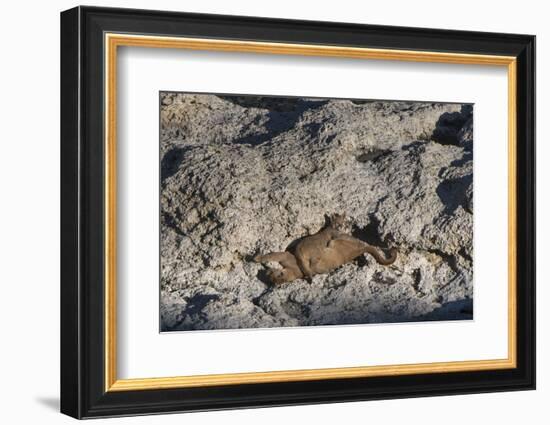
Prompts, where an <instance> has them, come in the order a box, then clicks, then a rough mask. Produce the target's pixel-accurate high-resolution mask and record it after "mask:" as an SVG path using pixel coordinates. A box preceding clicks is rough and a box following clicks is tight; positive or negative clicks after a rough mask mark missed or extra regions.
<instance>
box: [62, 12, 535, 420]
mask: <svg viewBox="0 0 550 425" xmlns="http://www.w3.org/2000/svg"><path fill="white" fill-rule="evenodd" d="M106 32H115V33H130V34H136V33H137V34H155V35H167V36H175V37H184V36H185V37H198V38H214V39H231V40H259V41H265V42H275V43H297V44H300V43H302V44H303V43H307V44H316V45H330V46H348V47H350V46H351V47H369V48H380V49H399V50H422V51H429V52H448V53H473V54H484V55H506V56H514V57H515V58H516V61H517V97H516V100H517V105H516V107H517V109H516V111H517V126H516V128H517V168H516V172H517V182H516V184H517V192H516V193H517V258H516V262H517V282H518V285H517V338H516V344H517V367H516V368H513V369H503V370H483V371H469V372H452V373H429V374H424V373H423V374H413V375H401V376H382V377H369V378H346V379H324V380H312V381H298V382H271V383H259V384H243V385H225V386H208V387H190V388H170V389H155V390H140V391H116V392H111V391H105V367H106V365H105V357H104V354H105V339H104V332H105V326H104V325H105V324H104V314H105V303H104V297H105V291H104V285H103V282H104V270H105V256H104V249H105V240H104V232H103V229H104V226H105V217H104V207H105V200H104V199H105V198H104V187H105V180H104V178H105V163H104V158H105V152H104V146H103V143H102V140H103V136H104V128H105V127H104V105H105V98H104V91H103V88H104V85H105V75H104V69H103V64H104V55H105V51H104V49H105V44H104V34H105V33H106ZM534 388H535V37H534V36H531V35H518V34H499V33H480V32H469V31H450V30H436V29H420V28H406V27H390V26H373V25H357V24H348V23H332V22H313V21H297V20H283V19H265V18H255V17H241V16H221V15H204V14H190V13H176V12H162V11H145V10H131V9H110V8H96V7H76V8H74V9H70V10H67V11H65V12H62V13H61V412H62V413H65V414H67V415H70V416H73V417H75V418H92V417H106V416H121V415H137V414H153V413H164V412H186V411H202V410H217V409H233V408H243V407H259V406H280V405H297V404H312V403H328V402H343V401H354V400H374V399H388V398H402V397H418V396H435V395H451V394H466V393H482V392H494V391H512V390H529V389H534Z"/></svg>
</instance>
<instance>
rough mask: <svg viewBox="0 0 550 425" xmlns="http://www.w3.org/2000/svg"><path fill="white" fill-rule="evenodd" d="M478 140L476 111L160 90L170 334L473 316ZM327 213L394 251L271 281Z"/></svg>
mask: <svg viewBox="0 0 550 425" xmlns="http://www.w3.org/2000/svg"><path fill="white" fill-rule="evenodd" d="M472 142H473V141H472V107H471V106H469V105H458V104H440V103H410V102H380V101H350V100H323V99H291V98H273V97H244V96H243V97H237V96H214V95H191V94H175V93H163V94H161V140H160V149H161V180H162V181H161V201H160V202H161V323H162V330H164V331H169V330H190V329H221V328H223V329H227V328H251V327H273V326H305V325H327V324H349V323H373V322H398V321H413V320H441V319H469V318H472V314H473V312H472V296H473V287H472V282H473V270H472V237H473V233H472V232H473V215H472V213H473V204H472V172H473V168H472V159H473V158H472ZM333 213H345V214H346V215H347V217H348V225H347V227H348V228H347V231H348V232H349V233H350V234H353V235H355V236H356V237H358V238H360V239H362V240H364V241H366V242H369V243H371V244H373V245H376V246H379V247H382V248H388V247H390V246H391V247H396V248H397V249H398V251H399V254H398V258H397V261H396V262H395V263H394V264H393V265H391V266H381V265H379V264H377V263H376V261H374V259H373V258H372V257H369V256H365V257H364V258H360V259H359V260H358V261H356V262H354V263H349V264H346V265H344V266H342V267H340V268H339V269H337V270H335V271H333V272H331V273H329V274H325V275H317V276H315V277H313V279H312V281H311V282H306V281H305V280H297V281H294V282H291V283H286V284H283V285H281V286H277V287H273V286H271V285H269V284H268V283H266V280H265V269H264V267H263V266H261V265H260V264H257V263H254V262H252V261H251V258H252V257H253V256H254V254H258V253H268V252H272V251H283V250H285V248H287V247H288V246H289V245H290V244H291V243H292V242H293V241H295V240H296V239H297V238H300V237H303V236H306V235H308V234H313V233H315V232H317V231H318V230H320V229H321V228H322V227H323V226H324V224H325V217H326V216H327V215H330V214H333Z"/></svg>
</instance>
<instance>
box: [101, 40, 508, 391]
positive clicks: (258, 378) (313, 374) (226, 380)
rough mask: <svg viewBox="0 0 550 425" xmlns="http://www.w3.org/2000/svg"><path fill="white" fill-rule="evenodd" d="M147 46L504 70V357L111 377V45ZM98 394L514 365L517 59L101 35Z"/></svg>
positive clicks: (114, 83)
mask: <svg viewBox="0 0 550 425" xmlns="http://www.w3.org/2000/svg"><path fill="white" fill-rule="evenodd" d="M120 46H125V47H148V48H169V49H190V50H209V51H230V52H241V53H247V52H248V53H263V54H281V55H303V56H328V57H341V58H355V59H375V60H392V61H393V60H397V61H404V62H433V63H450V64H468V65H493V66H504V67H506V68H507V72H508V357H507V358H505V359H495V360H468V361H453V362H435V363H417V364H398V365H382V366H361V367H341V368H324V369H301V370H284V371H265V372H246V373H228V374H212V375H191V376H172V377H151V378H131V379H118V378H117V368H116V365H117V350H116V347H117V322H116V305H117V301H116V294H117V291H116V285H117V282H116V276H117V273H116V265H117V251H116V249H117V242H116V233H117V232H116V225H117V224H116V211H117V203H116V200H117V195H116V188H117V181H116V163H117V157H116V143H117V142H116V136H117V132H116V128H117V124H116V123H117V119H116V117H117V110H116V106H117V104H116V99H117V51H118V47H120ZM104 47H105V63H104V72H105V85H104V91H105V93H104V94H105V116H104V122H105V129H104V147H105V160H104V165H105V187H104V197H105V198H104V199H105V211H104V213H105V234H104V237H105V258H104V260H105V273H104V289H105V300H104V301H105V317H104V320H105V329H104V336H105V358H104V360H105V369H104V372H105V374H104V382H105V391H106V392H107V391H137V390H153V389H170V388H186V387H206V386H218V385H240V384H258V383H274V382H291V381H313V380H323V379H343V378H365V377H380V376H396V375H412V374H421V373H451V372H466V371H483V370H498V369H512V368H515V367H516V366H517V353H516V350H517V346H516V341H517V312H516V309H517V298H516V297H517V295H516V285H517V276H516V268H517V264H516V258H517V256H516V254H517V233H516V232H517V229H516V220H517V216H516V199H517V196H516V145H517V131H516V122H517V118H516V86H517V74H516V66H517V65H516V58H515V57H513V56H496V55H478V54H464V53H447V52H429V51H411V50H394V49H371V48H362V47H342V46H331V45H310V44H288V43H275V42H273V43H272V42H256V41H239V40H222V39H201V38H183V37H181V38H180V37H164V36H152V35H129V34H117V33H105V35H104Z"/></svg>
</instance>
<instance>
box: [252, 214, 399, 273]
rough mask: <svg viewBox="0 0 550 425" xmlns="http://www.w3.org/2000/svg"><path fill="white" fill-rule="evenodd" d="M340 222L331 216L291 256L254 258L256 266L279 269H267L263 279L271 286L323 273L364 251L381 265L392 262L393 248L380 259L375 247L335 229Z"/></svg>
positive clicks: (288, 254) (284, 254) (338, 216)
mask: <svg viewBox="0 0 550 425" xmlns="http://www.w3.org/2000/svg"><path fill="white" fill-rule="evenodd" d="M343 222H344V216H343V215H335V216H333V217H332V218H331V221H330V224H329V225H328V226H327V227H325V228H324V229H323V230H321V231H319V232H318V233H316V234H314V235H311V236H307V237H305V238H303V239H302V240H301V241H300V242H298V244H297V245H296V247H295V248H294V254H293V253H291V252H288V251H285V252H272V253H271V254H266V255H257V256H256V257H254V261H256V262H258V263H267V262H270V261H274V262H278V263H279V264H280V265H281V266H282V269H274V268H269V270H268V272H267V276H268V278H269V280H270V281H271V282H272V283H273V284H280V283H284V282H291V281H293V280H295V279H301V278H310V277H312V276H314V275H316V274H322V273H327V272H329V271H331V270H334V269H336V268H338V267H340V266H341V265H343V264H345V263H348V262H350V261H352V260H353V259H355V258H357V257H359V256H360V255H363V254H364V253H365V252H368V253H369V254H371V255H372V256H373V257H374V259H375V260H376V261H377V262H378V263H379V264H382V265H390V264H392V263H393V262H394V261H395V259H396V258H397V250H396V249H395V248H392V250H391V251H390V257H389V258H384V257H383V256H382V255H381V254H380V253H379V252H378V251H377V249H376V248H375V247H373V246H371V245H369V244H367V243H366V242H363V241H361V240H359V239H356V238H354V237H353V236H350V235H347V234H345V233H342V232H340V231H338V230H337V227H339V226H340V225H341V224H343Z"/></svg>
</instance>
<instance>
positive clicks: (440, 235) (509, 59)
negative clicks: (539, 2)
mask: <svg viewBox="0 0 550 425" xmlns="http://www.w3.org/2000/svg"><path fill="white" fill-rule="evenodd" d="M534 70H535V37H534V36H531V35H518V34H496V33H480V32H465V31H450V30H437V29H419V28H403V27H391V26H370V25H356V24H344V23H332V22H313V21H295V20H281V19H265V18H253V17H240V16H220V15H202V14H187V13H175V12H161V11H144V10H129V9H108V8H94V7H77V8H74V9H71V10H68V11H65V12H63V13H62V14H61V115H62V123H61V197H62V204H61V213H62V216H61V222H62V226H61V227H62V229H61V250H62V252H61V258H62V264H61V266H62V267H61V411H62V412H63V413H65V414H68V415H71V416H73V417H76V418H91V417H105V416H121V415H137V414H149V413H163V412H186V411H198V410H214V409H230V408H241V407H257V406H275V405H293V404H307V403H325V402H326V403H328V402H339V401H352V400H370V399H384V398H398V397H416V396H434V395H450V394H464V393H480V392H489V391H511V390H524V389H534V388H535V217H534V215H535V182H534V178H535V169H534V167H535V151H534V148H535V134H534V128H535V127H534V122H535V96H534V93H535V75H534V74H535V71H534Z"/></svg>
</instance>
